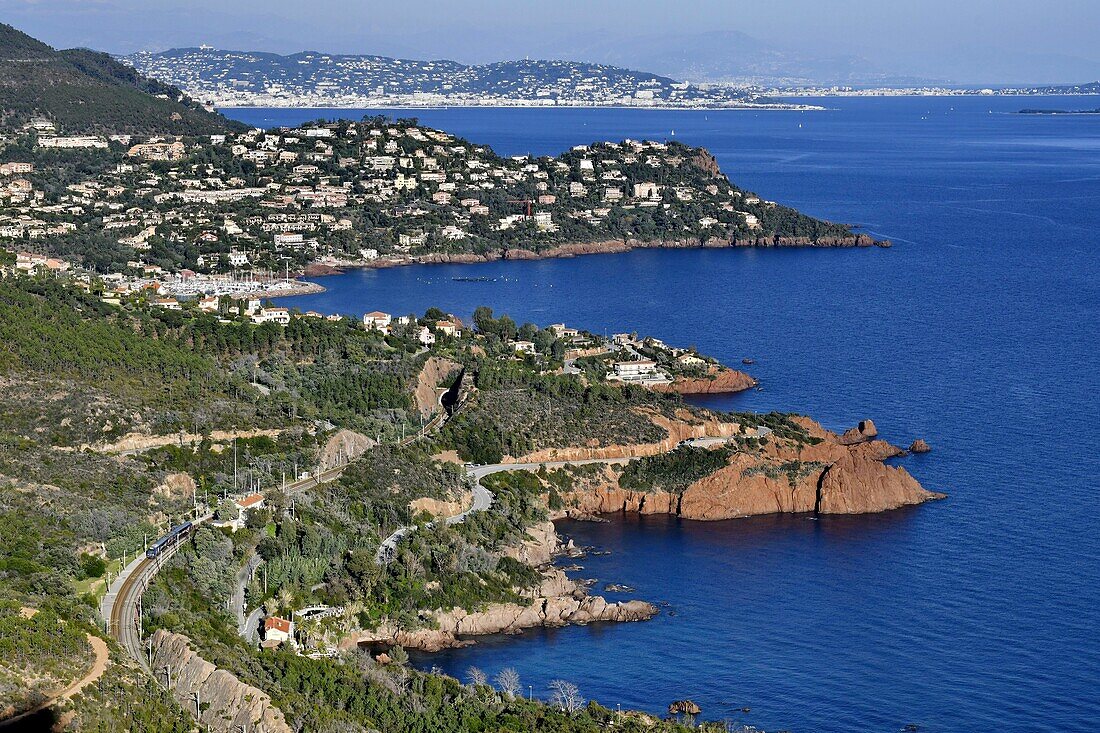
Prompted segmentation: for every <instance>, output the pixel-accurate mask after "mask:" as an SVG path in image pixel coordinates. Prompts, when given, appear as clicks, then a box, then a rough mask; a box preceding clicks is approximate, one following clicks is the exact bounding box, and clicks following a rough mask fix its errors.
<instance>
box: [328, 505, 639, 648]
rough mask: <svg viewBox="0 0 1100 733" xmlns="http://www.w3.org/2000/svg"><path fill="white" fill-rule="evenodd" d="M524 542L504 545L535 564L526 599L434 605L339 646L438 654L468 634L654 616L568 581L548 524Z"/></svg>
mask: <svg viewBox="0 0 1100 733" xmlns="http://www.w3.org/2000/svg"><path fill="white" fill-rule="evenodd" d="M528 537H529V539H528V541H527V542H525V543H524V544H522V545H520V546H518V547H512V548H508V549H507V551H506V552H505V553H504V554H505V555H507V556H509V557H512V558H514V559H517V560H519V561H520V562H524V563H527V564H529V565H532V566H535V567H538V568H540V572H541V573H542V582H541V583H540V584H539V586H538V587H536V588H533V589H532V590H531V591H530V592H529V594H528V602H527V603H491V604H489V605H488V606H486V607H485V608H482V609H479V610H476V611H467V610H465V609H462V608H451V609H436V610H434V611H432V612H431V613H430V614H428V615H429V616H430V619H431V623H430V624H428V626H425V627H422V628H417V629H402V628H400V627H398V626H396V625H394V624H392V623H388V622H387V623H383V624H381V625H379V626H378V627H377V628H375V629H360V630H357V631H355V632H352V633H350V634H348V635H346V636H344V637H343V638H342V639H341V640H340V643H339V648H340V649H353V648H356V647H366V648H370V649H376V650H379V651H381V650H385V649H388V648H389V647H392V646H396V645H400V646H402V647H404V648H406V649H415V650H417V651H422V652H438V651H441V650H443V649H454V648H458V647H463V646H469V645H471V644H474V643H475V642H474V641H473V640H471V639H470V638H469V637H471V636H485V635H488V634H517V633H520V632H521V631H523V630H524V629H531V628H536V627H558V626H568V625H584V624H590V623H597V622H601V621H606V622H618V623H622V622H628V621H646V620H648V619H651V618H653V617H654V616H656V615H657V612H658V610H657V607H656V606H654V605H653V604H651V603H647V602H645V601H637V600H631V601H621V602H611V601H608V600H607V599H605V598H603V597H602V596H595V595H589V593H588V591H587V589H586V588H585V586H584V585H583V584H581V583H578V582H576V581H573V580H570V579H569V578H568V577H567V576H566V575H565V573H564V572H563V571H562V570H560V569H559V568H556V567H552V566H551V565H550V563H551V562H552V561H553V559H554V558H555V557H557V556H559V555H561V554H563V553H565V552H567V551H569V550H570V549H571V548H570V547H568V546H563V545H562V542H561V538H560V537H559V536H558V534H557V530H556V529H555V528H554V524H553V522H550V521H547V522H545V523H543V524H541V525H538V526H535V527H532V528H531V529H530V530H529V531H528Z"/></svg>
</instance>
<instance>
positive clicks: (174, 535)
mask: <svg viewBox="0 0 1100 733" xmlns="http://www.w3.org/2000/svg"><path fill="white" fill-rule="evenodd" d="M190 531H191V522H184V523H183V524H177V525H176V526H175V527H172V529H170V530H168V534H166V535H164V536H163V537H161V538H160V539H159V540H157V541H156V542H154V543H153V544H151V545H150V546H149V549H148V550H146V551H145V557H148V558H154V557H157V556H158V555H160V553H162V552H164V550H165V548H167V547H168V546H169V545H170V544H172V543H173V542H175V541H177V539H178V538H180V537H183V536H186V535H187V534H188V533H189V532H190Z"/></svg>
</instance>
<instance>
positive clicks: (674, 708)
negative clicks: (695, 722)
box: [668, 700, 703, 715]
mask: <svg viewBox="0 0 1100 733" xmlns="http://www.w3.org/2000/svg"><path fill="white" fill-rule="evenodd" d="M701 712H703V711H702V709H700V707H699V706H698V705H696V704H695V702H694V701H692V700H676V701H675V702H673V703H672V704H670V705H669V706H668V714H669V715H698V714H699V713H701Z"/></svg>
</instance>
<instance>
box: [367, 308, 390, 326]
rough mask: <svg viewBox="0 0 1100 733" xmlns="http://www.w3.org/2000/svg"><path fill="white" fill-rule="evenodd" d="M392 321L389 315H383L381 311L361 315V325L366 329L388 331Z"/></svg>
mask: <svg viewBox="0 0 1100 733" xmlns="http://www.w3.org/2000/svg"><path fill="white" fill-rule="evenodd" d="M392 321H393V317H392V316H391V315H390V314H389V313H383V312H382V311H371V312H370V313H365V314H363V325H364V326H366V327H367V328H374V329H377V330H379V331H388V330H389V328H390V323H391V322H392Z"/></svg>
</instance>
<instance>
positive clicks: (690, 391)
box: [649, 367, 757, 395]
mask: <svg viewBox="0 0 1100 733" xmlns="http://www.w3.org/2000/svg"><path fill="white" fill-rule="evenodd" d="M756 384H757V382H756V380H755V379H753V378H752V377H751V376H749V375H748V374H745V372H741V371H738V370H736V369H728V368H726V367H716V368H713V369H711V370H710V371H709V373H708V374H707V376H705V377H676V378H675V379H673V380H672V381H671V382H670V383H668V384H655V385H652V386H650V388H649V389H651V390H652V391H654V392H664V393H668V392H675V393H676V394H680V395H701V394H733V393H734V392H744V391H745V390H746V389H752V388H753V387H755V386H756Z"/></svg>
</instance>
